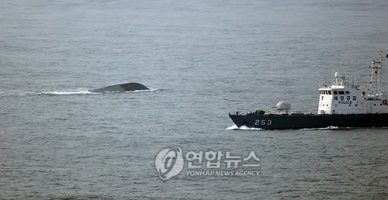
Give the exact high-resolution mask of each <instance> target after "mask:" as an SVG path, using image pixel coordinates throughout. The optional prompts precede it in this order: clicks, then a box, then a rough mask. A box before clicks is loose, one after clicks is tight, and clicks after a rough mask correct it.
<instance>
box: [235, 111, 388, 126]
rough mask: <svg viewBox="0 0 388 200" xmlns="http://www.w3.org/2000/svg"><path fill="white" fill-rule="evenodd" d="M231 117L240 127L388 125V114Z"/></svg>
mask: <svg viewBox="0 0 388 200" xmlns="http://www.w3.org/2000/svg"><path fill="white" fill-rule="evenodd" d="M229 117H230V118H231V119H232V121H233V122H234V123H235V124H236V125H237V126H238V127H241V126H247V127H252V128H261V129H303V128H326V127H332V126H333V127H388V114H330V115H315V114H296V115H295V114H284V115H282V114H280V115H277V114H265V115H241V114H229Z"/></svg>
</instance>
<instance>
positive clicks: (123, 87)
mask: <svg viewBox="0 0 388 200" xmlns="http://www.w3.org/2000/svg"><path fill="white" fill-rule="evenodd" d="M148 89H149V88H148V87H146V86H145V85H143V84H140V83H124V84H118V85H111V86H107V87H103V88H98V89H94V90H91V92H95V93H104V92H125V91H136V90H148Z"/></svg>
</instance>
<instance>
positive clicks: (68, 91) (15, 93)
mask: <svg viewBox="0 0 388 200" xmlns="http://www.w3.org/2000/svg"><path fill="white" fill-rule="evenodd" d="M154 91H159V89H154V88H150V89H148V90H135V91H126V92H130V93H132V92H133V93H137V92H154ZM107 93H122V92H107ZM101 94H103V93H98V92H91V90H90V89H85V88H79V89H63V90H54V91H43V92H33V91H31V92H25V91H19V90H13V91H0V97H23V96H35V95H46V96H61V95H101Z"/></svg>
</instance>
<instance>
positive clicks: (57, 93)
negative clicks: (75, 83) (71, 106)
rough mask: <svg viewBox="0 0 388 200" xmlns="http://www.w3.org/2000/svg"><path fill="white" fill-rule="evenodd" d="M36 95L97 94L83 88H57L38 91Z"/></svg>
mask: <svg viewBox="0 0 388 200" xmlns="http://www.w3.org/2000/svg"><path fill="white" fill-rule="evenodd" d="M36 94H38V95H85V94H86V95H90V94H98V93H95V92H91V91H89V90H85V89H76V90H59V91H51V92H39V93H36Z"/></svg>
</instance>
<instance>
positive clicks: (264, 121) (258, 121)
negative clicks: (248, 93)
mask: <svg viewBox="0 0 388 200" xmlns="http://www.w3.org/2000/svg"><path fill="white" fill-rule="evenodd" d="M255 125H256V126H271V125H272V120H270V119H256V121H255Z"/></svg>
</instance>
